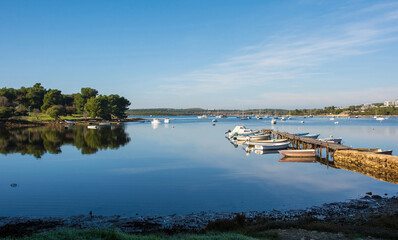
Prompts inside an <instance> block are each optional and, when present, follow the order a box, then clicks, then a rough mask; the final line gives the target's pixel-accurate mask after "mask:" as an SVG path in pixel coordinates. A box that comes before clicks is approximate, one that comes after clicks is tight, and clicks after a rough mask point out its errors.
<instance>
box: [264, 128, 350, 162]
mask: <svg viewBox="0 0 398 240" xmlns="http://www.w3.org/2000/svg"><path fill="white" fill-rule="evenodd" d="M263 132H264V133H268V134H271V137H273V138H276V139H280V138H284V139H288V140H289V142H290V146H291V147H292V148H295V149H315V150H316V152H317V156H319V157H321V158H322V149H325V150H326V153H325V155H326V156H325V157H326V158H327V159H328V158H329V155H331V156H333V153H334V152H335V151H337V150H350V149H351V147H348V146H344V145H342V144H337V143H331V142H325V141H321V140H318V139H313V138H306V137H302V136H297V135H295V134H291V133H287V132H279V131H275V130H271V129H263Z"/></svg>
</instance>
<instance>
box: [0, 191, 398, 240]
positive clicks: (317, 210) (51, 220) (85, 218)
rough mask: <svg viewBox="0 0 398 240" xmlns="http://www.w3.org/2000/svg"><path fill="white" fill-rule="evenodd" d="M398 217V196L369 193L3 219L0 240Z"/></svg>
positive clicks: (354, 223)
mask: <svg viewBox="0 0 398 240" xmlns="http://www.w3.org/2000/svg"><path fill="white" fill-rule="evenodd" d="M397 214H398V197H397V196H393V197H381V196H378V195H371V193H368V194H367V195H366V196H365V197H363V198H361V199H354V200H349V201H346V202H336V203H329V204H324V205H322V206H316V207H311V208H307V209H301V210H287V211H281V210H272V211H263V212H259V211H250V212H244V213H216V212H200V213H196V214H185V215H179V214H172V215H169V216H134V217H123V216H119V215H115V216H95V215H90V214H89V215H80V216H71V217H42V218H35V217H0V237H7V236H11V237H18V236H24V235H27V234H32V233H37V232H43V231H48V230H54V229H59V228H74V229H97V228H106V229H111V228H113V229H117V230H120V231H122V232H126V233H146V232H157V231H166V232H171V233H173V232H183V231H187V232H199V231H201V230H204V229H206V227H208V225H209V223H214V222H217V221H223V220H232V219H234V218H236V217H237V216H244V221H245V222H251V223H253V222H257V221H260V220H264V219H265V220H267V221H276V222H284V223H289V222H294V221H298V220H300V219H309V218H310V219H313V220H316V221H320V222H323V223H327V224H341V223H344V224H351V225H358V224H359V225H361V224H365V223H366V222H369V221H371V220H372V219H374V218H377V217H386V216H387V217H388V216H391V215H397Z"/></svg>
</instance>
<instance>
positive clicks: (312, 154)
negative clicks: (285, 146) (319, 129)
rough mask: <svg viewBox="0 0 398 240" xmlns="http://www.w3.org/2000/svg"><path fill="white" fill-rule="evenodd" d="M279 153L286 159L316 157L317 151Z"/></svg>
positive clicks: (305, 150)
mask: <svg viewBox="0 0 398 240" xmlns="http://www.w3.org/2000/svg"><path fill="white" fill-rule="evenodd" d="M279 153H280V154H282V155H283V156H286V157H315V149H304V150H279Z"/></svg>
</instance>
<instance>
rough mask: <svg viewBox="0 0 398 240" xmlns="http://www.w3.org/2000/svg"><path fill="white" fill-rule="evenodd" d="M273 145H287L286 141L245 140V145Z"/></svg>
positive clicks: (287, 141)
mask: <svg viewBox="0 0 398 240" xmlns="http://www.w3.org/2000/svg"><path fill="white" fill-rule="evenodd" d="M273 143H289V140H288V139H271V140H255V141H254V140H253V141H250V140H246V144H247V145H263V144H265V145H268V144H273Z"/></svg>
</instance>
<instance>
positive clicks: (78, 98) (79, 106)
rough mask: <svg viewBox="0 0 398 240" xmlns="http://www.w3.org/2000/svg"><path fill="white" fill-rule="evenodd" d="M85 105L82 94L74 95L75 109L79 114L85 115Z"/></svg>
mask: <svg viewBox="0 0 398 240" xmlns="http://www.w3.org/2000/svg"><path fill="white" fill-rule="evenodd" d="M85 104H86V102H85V101H84V98H83V97H82V95H81V94H80V93H75V94H73V107H74V108H75V111H76V113H77V114H82V113H83V111H84V105H85Z"/></svg>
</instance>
